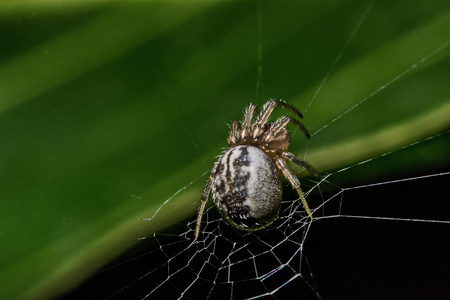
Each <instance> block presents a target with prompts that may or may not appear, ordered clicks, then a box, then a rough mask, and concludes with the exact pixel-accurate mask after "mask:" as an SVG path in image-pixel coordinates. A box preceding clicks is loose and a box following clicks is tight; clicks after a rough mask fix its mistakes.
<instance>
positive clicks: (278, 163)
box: [274, 155, 313, 219]
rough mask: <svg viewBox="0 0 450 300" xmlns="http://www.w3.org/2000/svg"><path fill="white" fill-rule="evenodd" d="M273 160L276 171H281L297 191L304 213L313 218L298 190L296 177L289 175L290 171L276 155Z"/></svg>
mask: <svg viewBox="0 0 450 300" xmlns="http://www.w3.org/2000/svg"><path fill="white" fill-rule="evenodd" d="M274 160H275V164H276V166H277V167H278V169H280V170H281V172H282V173H283V175H284V177H285V178H286V179H287V180H288V181H289V183H290V184H291V185H292V186H293V187H294V189H295V190H296V191H297V194H298V195H299V197H300V200H302V204H303V207H304V208H305V210H306V213H307V214H308V216H309V217H310V218H311V219H312V218H313V216H312V213H311V210H310V209H309V206H308V202H306V199H305V196H304V195H303V191H302V189H301V188H300V181H299V180H298V178H297V177H295V175H294V174H292V173H291V171H289V169H288V167H287V165H286V162H285V161H284V159H282V158H281V157H279V156H278V155H277V156H275V157H274Z"/></svg>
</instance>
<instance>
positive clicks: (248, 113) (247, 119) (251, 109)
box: [240, 103, 256, 139]
mask: <svg viewBox="0 0 450 300" xmlns="http://www.w3.org/2000/svg"><path fill="white" fill-rule="evenodd" d="M255 110H256V105H255V104H253V103H250V104H249V105H248V106H247V109H246V110H245V115H244V120H243V121H242V126H241V132H240V138H241V139H244V138H245V137H246V136H248V133H249V132H250V130H251V128H250V127H251V123H252V119H253V114H254V113H255Z"/></svg>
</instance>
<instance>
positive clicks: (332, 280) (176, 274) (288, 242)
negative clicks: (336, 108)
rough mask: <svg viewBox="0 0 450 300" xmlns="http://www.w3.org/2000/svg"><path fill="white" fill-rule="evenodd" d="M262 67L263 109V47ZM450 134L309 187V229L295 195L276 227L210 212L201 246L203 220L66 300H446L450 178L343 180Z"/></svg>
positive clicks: (288, 193) (149, 242)
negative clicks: (233, 221) (242, 225)
mask: <svg viewBox="0 0 450 300" xmlns="http://www.w3.org/2000/svg"><path fill="white" fill-rule="evenodd" d="M373 5H374V3H373V2H372V3H370V4H369V5H368V6H367V7H366V8H365V10H364V11H363V12H362V13H361V18H360V19H359V20H358V22H357V23H356V25H355V27H354V30H353V31H352V33H351V34H350V36H349V39H348V42H347V43H346V44H345V45H344V46H343V48H342V50H341V52H339V53H338V55H337V57H336V60H335V61H334V63H333V64H332V66H331V67H330V69H329V70H328V73H327V74H326V75H325V77H324V79H323V81H322V82H321V83H320V85H319V87H318V89H317V90H316V93H314V96H313V98H312V99H311V100H310V102H309V103H308V104H307V106H306V109H305V110H303V111H304V112H305V114H307V111H308V109H309V107H310V106H311V105H313V103H314V102H315V101H318V99H319V98H318V95H320V92H321V89H322V87H323V86H325V85H326V84H327V79H328V78H329V76H330V74H332V73H333V71H334V68H335V66H336V64H337V63H338V62H339V60H340V59H341V56H342V54H343V53H344V52H345V50H346V48H347V45H348V44H349V43H351V42H352V40H353V38H354V36H355V34H356V33H357V32H358V30H359V27H360V26H361V24H363V22H364V20H365V18H366V16H367V15H368V14H370V11H371V9H372V6H373ZM258 9H260V8H258ZM262 21H263V18H262V14H261V12H259V13H258V29H259V32H258V35H259V36H260V37H258V39H259V41H261V39H262V38H261V36H263V32H262ZM448 47H449V41H444V42H443V44H442V45H441V46H439V47H438V48H436V49H435V51H433V52H431V53H429V54H427V55H426V56H424V57H420V58H419V59H418V60H417V62H416V64H414V65H412V66H411V67H410V68H407V69H404V70H401V71H400V72H399V73H398V74H397V76H395V77H393V78H392V80H390V81H388V82H385V83H384V84H383V85H381V86H380V87H379V88H378V89H376V90H374V91H373V92H372V93H371V94H369V95H368V96H367V97H366V98H364V99H362V100H361V101H360V102H358V103H357V104H356V105H354V106H352V107H350V108H348V109H347V110H345V111H344V112H342V113H341V114H339V115H338V117H336V118H335V119H332V120H329V121H328V122H327V123H326V124H324V125H323V126H322V127H321V128H319V129H317V130H316V131H314V132H312V141H313V140H314V136H316V135H320V133H321V132H322V131H326V130H328V129H329V128H330V127H333V126H334V124H335V123H336V122H337V121H338V120H339V119H341V118H344V117H345V116H346V115H347V114H353V113H358V107H359V106H360V105H361V104H363V103H364V102H366V101H370V99H372V97H373V96H374V95H376V94H377V93H378V92H380V91H381V90H383V89H385V88H387V87H389V86H390V85H391V84H393V83H395V82H396V81H397V80H399V79H400V78H403V77H404V76H405V75H406V74H408V73H409V72H411V70H413V69H414V68H416V67H417V66H419V65H420V64H421V63H423V62H425V61H427V60H428V59H431V58H432V57H433V56H434V55H436V53H439V52H440V51H443V50H445V51H448ZM258 61H259V63H258V67H259V68H258V77H257V88H256V99H265V95H264V84H263V70H262V46H261V42H259V44H258ZM449 136H450V132H449V131H448V130H447V131H444V132H441V133H439V134H436V135H434V136H431V137H427V138H425V139H423V140H421V141H419V142H414V143H411V144H409V145H406V146H404V147H403V148H401V149H398V150H395V151H390V152H385V153H383V154H382V155H380V156H378V157H373V158H370V159H368V160H365V161H362V162H359V163H356V164H353V165H351V166H347V167H344V168H340V169H338V170H336V171H333V172H331V173H329V174H325V175H324V177H323V178H322V179H321V180H314V179H313V180H308V179H302V187H303V190H304V192H305V194H306V197H307V200H308V202H309V203H310V207H312V208H314V209H315V211H314V213H313V215H314V219H313V220H312V221H311V220H310V219H309V218H308V217H307V216H306V214H305V212H304V209H303V207H302V204H301V201H300V200H299V199H298V197H296V196H295V193H294V192H293V191H292V190H291V189H290V188H289V187H288V186H286V187H285V197H284V198H285V199H286V200H285V201H284V202H283V208H282V211H281V213H280V218H279V219H278V220H276V221H275V222H274V224H273V225H272V226H271V227H270V228H269V229H265V230H261V231H256V232H251V233H243V232H240V231H238V230H236V229H233V228H232V227H230V226H229V225H227V224H226V223H225V222H224V221H223V220H222V218H221V217H220V215H219V214H218V212H217V210H216V208H215V207H211V208H209V209H207V211H206V212H205V215H204V219H203V224H202V229H201V233H200V237H199V239H198V240H194V239H193V236H194V230H195V217H194V218H192V219H190V220H188V221H186V222H180V223H177V224H175V225H173V226H172V227H171V228H168V229H167V230H164V231H162V232H157V233H154V234H153V235H152V236H150V237H146V238H144V239H143V240H142V241H141V243H140V245H139V246H138V247H136V249H134V250H132V251H130V252H129V253H127V254H125V255H124V256H123V257H121V258H120V260H118V261H115V262H112V263H111V264H110V265H109V266H107V267H106V268H105V269H104V270H103V271H101V272H99V273H97V274H96V275H95V276H93V277H92V279H91V281H90V282H88V283H87V284H85V285H84V286H82V288H80V289H79V290H77V291H75V292H74V293H73V294H71V295H70V296H68V298H70V297H73V298H81V297H82V298H86V295H90V296H92V295H93V293H95V292H94V290H96V287H98V286H99V285H100V283H99V282H107V285H108V286H109V287H111V286H114V287H115V288H113V289H111V288H109V289H107V291H104V292H99V293H100V295H96V296H95V298H101V299H178V298H181V299H259V298H264V299H266V298H267V299H271V298H275V299H287V298H292V297H296V298H302V299H328V298H345V297H349V296H353V297H354V296H355V295H357V296H360V297H364V298H379V297H383V296H385V297H384V298H398V297H400V296H402V297H405V298H417V297H418V294H417V293H419V294H423V293H424V292H426V295H427V296H430V297H433V298H439V297H444V296H445V295H447V296H448V295H450V273H449V272H448V269H449V267H450V262H449V260H448V254H446V253H448V250H449V249H450V242H449V241H448V239H447V238H445V237H446V236H448V234H449V229H450V215H449V213H448V212H449V206H448V200H447V199H448V190H447V187H446V184H448V182H449V179H450V172H449V171H448V170H446V169H442V170H437V171H433V172H432V173H420V172H418V173H417V174H414V175H413V176H407V177H401V178H396V177H395V176H394V177H393V178H387V179H385V180H378V181H377V180H376V181H374V182H371V183H367V182H362V183H361V184H353V185H348V184H346V183H345V180H343V179H342V178H343V177H349V176H350V177H352V176H355V177H357V176H358V174H359V171H360V170H361V169H364V168H373V167H376V165H377V163H378V162H380V161H381V160H383V159H385V158H386V157H388V156H391V157H392V156H396V155H398V156H400V155H404V154H405V153H409V152H408V151H414V148H415V147H416V146H417V145H419V144H420V145H422V146H423V145H427V144H429V145H430V147H433V145H434V144H435V143H439V141H442V140H443V139H448V138H449ZM193 144H194V146H195V141H193ZM195 147H196V146H195ZM305 152H306V151H305ZM208 173H209V171H207V172H205V173H204V174H203V175H202V176H201V177H199V178H197V179H195V180H194V181H193V182H190V183H188V184H187V185H186V186H184V187H181V189H180V190H178V191H176V192H175V193H174V196H175V195H176V194H178V193H179V192H183V190H184V189H185V188H186V187H187V186H190V185H191V184H192V183H194V182H197V181H198V180H204V178H206V176H207V174H208ZM353 174H354V175H353ZM356 181H357V180H356ZM442 195H447V196H442ZM168 201H170V199H168V200H167V201H166V202H165V203H164V204H163V205H162V206H161V207H160V210H164V209H165V205H166V204H167V202H168ZM160 210H159V211H160ZM151 219H152V218H149V219H148V220H145V221H149V220H151Z"/></svg>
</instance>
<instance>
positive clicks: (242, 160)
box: [195, 100, 320, 238]
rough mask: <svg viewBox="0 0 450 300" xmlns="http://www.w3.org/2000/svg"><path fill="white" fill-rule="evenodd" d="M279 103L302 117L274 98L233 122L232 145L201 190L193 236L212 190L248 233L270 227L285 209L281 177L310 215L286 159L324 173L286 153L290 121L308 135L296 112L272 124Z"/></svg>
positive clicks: (251, 106) (218, 203)
mask: <svg viewBox="0 0 450 300" xmlns="http://www.w3.org/2000/svg"><path fill="white" fill-rule="evenodd" d="M277 106H281V107H282V108H284V109H288V110H290V111H292V112H293V113H295V114H296V115H297V116H298V117H300V118H302V117H303V116H302V114H301V113H300V112H299V111H298V110H297V109H296V108H295V107H293V106H292V105H290V104H288V103H286V102H284V101H281V100H270V101H269V102H267V103H266V104H265V105H264V107H263V109H262V111H261V112H258V109H257V107H256V105H254V104H253V103H250V104H249V105H248V106H247V108H246V110H245V114H244V120H243V121H242V124H241V123H239V121H237V120H234V121H233V122H232V124H231V131H230V136H229V138H228V144H229V145H230V148H229V149H228V150H227V151H225V153H224V154H223V155H222V156H221V157H220V158H219V160H218V161H217V162H216V163H215V164H214V167H213V169H212V171H211V175H210V177H209V180H208V183H207V184H206V187H205V190H204V191H203V195H202V200H201V204H200V207H199V211H198V217H197V223H196V227H195V238H198V236H199V234H200V226H201V221H202V216H203V212H204V210H205V206H206V203H207V202H208V199H209V194H210V193H211V192H212V196H213V200H214V203H215V205H216V206H217V208H218V210H219V212H220V213H221V215H222V217H223V218H224V219H225V220H226V221H227V222H228V223H229V224H231V225H232V226H234V227H236V228H238V229H240V230H246V231H253V230H259V229H262V228H264V227H267V226H269V225H270V224H271V223H272V222H273V221H274V220H275V219H276V218H277V217H278V212H279V211H280V208H281V199H282V188H281V182H280V176H281V175H283V176H284V177H285V178H286V179H287V180H288V181H289V183H290V184H291V185H292V186H293V187H294V189H295V190H296V191H297V193H298V195H299V196H300V199H301V201H302V203H303V207H304V208H305V210H306V213H307V214H308V216H309V217H310V218H311V219H312V214H311V210H310V209H309V206H308V203H307V202H306V199H305V197H304V196H303V192H302V190H301V188H300V181H299V180H298V178H297V177H296V176H295V175H294V174H292V172H291V171H290V170H289V169H288V167H287V163H286V162H287V161H291V162H293V163H295V164H297V165H299V166H301V167H303V168H304V169H306V170H308V172H310V173H311V174H313V175H314V176H317V177H319V178H320V175H319V173H318V172H317V171H316V170H315V169H314V168H313V167H312V166H311V165H310V164H309V163H307V162H306V161H304V160H302V159H300V158H298V157H296V156H295V155H294V154H292V153H290V152H288V148H289V144H290V134H289V131H288V130H287V129H286V125H287V124H288V123H292V124H294V125H296V126H297V127H298V128H300V130H301V131H302V132H303V133H304V134H305V135H306V137H307V138H309V137H310V135H309V133H308V131H307V130H306V128H305V126H303V124H302V123H300V122H299V121H298V120H297V119H295V118H294V117H292V116H283V117H281V118H280V119H278V120H277V121H276V122H270V123H268V122H267V121H268V119H269V117H270V115H271V114H272V112H273V110H274V109H275V107H277ZM255 113H256V114H258V116H257V117H256V118H254V115H255ZM253 119H255V120H253Z"/></svg>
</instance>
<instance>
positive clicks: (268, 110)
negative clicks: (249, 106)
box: [253, 100, 309, 137]
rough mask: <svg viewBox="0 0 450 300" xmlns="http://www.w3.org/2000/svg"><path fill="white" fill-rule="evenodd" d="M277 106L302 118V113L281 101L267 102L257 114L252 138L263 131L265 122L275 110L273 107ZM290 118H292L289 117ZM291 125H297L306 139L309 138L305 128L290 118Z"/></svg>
mask: <svg viewBox="0 0 450 300" xmlns="http://www.w3.org/2000/svg"><path fill="white" fill-rule="evenodd" d="M277 106H281V107H283V108H285V109H289V110H290V111H292V112H293V113H295V114H296V115H297V116H298V117H299V118H303V115H302V113H301V112H300V111H299V110H298V109H296V108H295V107H293V106H292V105H290V104H288V103H286V102H284V101H281V100H270V101H269V102H267V103H266V104H265V105H264V107H263V110H262V112H261V113H260V114H259V116H258V118H257V120H256V122H255V124H254V130H253V137H256V136H257V135H259V134H260V133H261V131H262V129H263V126H264V124H266V123H267V120H268V119H269V117H270V115H271V114H272V112H273V110H274V109H275V107H277ZM291 118H292V117H291ZM291 122H292V123H294V124H295V125H297V126H298V127H299V128H300V129H301V130H302V131H303V132H304V133H305V135H306V136H307V137H309V133H308V131H307V130H306V128H305V127H304V126H303V125H302V124H301V123H300V122H298V121H297V120H295V119H294V118H292V121H291Z"/></svg>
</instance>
